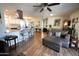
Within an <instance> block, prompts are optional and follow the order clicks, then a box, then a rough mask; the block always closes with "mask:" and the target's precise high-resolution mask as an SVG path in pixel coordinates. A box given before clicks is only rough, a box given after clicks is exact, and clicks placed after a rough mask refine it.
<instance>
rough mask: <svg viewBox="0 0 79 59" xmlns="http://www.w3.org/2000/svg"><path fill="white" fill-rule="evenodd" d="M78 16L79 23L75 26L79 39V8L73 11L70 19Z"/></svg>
mask: <svg viewBox="0 0 79 59" xmlns="http://www.w3.org/2000/svg"><path fill="white" fill-rule="evenodd" d="M77 17H78V23H77V24H76V26H75V29H76V32H77V34H78V39H79V10H77V11H76V12H74V13H72V14H71V15H70V19H71V20H72V19H73V18H77Z"/></svg>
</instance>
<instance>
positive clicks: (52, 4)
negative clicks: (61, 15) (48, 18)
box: [48, 3, 60, 6]
mask: <svg viewBox="0 0 79 59" xmlns="http://www.w3.org/2000/svg"><path fill="white" fill-rule="evenodd" d="M59 4H60V3H51V4H48V6H54V5H59Z"/></svg>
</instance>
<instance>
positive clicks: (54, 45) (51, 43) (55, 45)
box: [42, 36, 62, 52]
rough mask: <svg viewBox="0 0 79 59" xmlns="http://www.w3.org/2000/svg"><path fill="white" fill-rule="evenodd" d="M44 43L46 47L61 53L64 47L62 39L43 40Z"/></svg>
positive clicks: (46, 38) (48, 38)
mask: <svg viewBox="0 0 79 59" xmlns="http://www.w3.org/2000/svg"><path fill="white" fill-rule="evenodd" d="M42 43H43V45H44V46H45V47H48V48H51V49H53V50H54V51H56V52H60V49H61V47H62V43H61V39H60V38H59V37H55V36H52V37H45V38H43V41H42Z"/></svg>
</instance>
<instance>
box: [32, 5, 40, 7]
mask: <svg viewBox="0 0 79 59" xmlns="http://www.w3.org/2000/svg"><path fill="white" fill-rule="evenodd" d="M33 7H41V5H34V6H33Z"/></svg>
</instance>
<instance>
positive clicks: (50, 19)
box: [48, 16, 69, 29]
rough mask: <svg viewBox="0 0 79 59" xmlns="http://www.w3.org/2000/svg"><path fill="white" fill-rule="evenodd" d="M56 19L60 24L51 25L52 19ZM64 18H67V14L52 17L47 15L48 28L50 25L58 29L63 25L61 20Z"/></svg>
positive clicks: (52, 23)
mask: <svg viewBox="0 0 79 59" xmlns="http://www.w3.org/2000/svg"><path fill="white" fill-rule="evenodd" d="M56 19H60V20H61V21H60V25H59V26H53V25H54V21H55V20H56ZM64 20H69V17H68V16H54V17H48V28H49V25H52V28H58V29H61V28H62V27H63V26H62V24H63V21H64Z"/></svg>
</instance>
